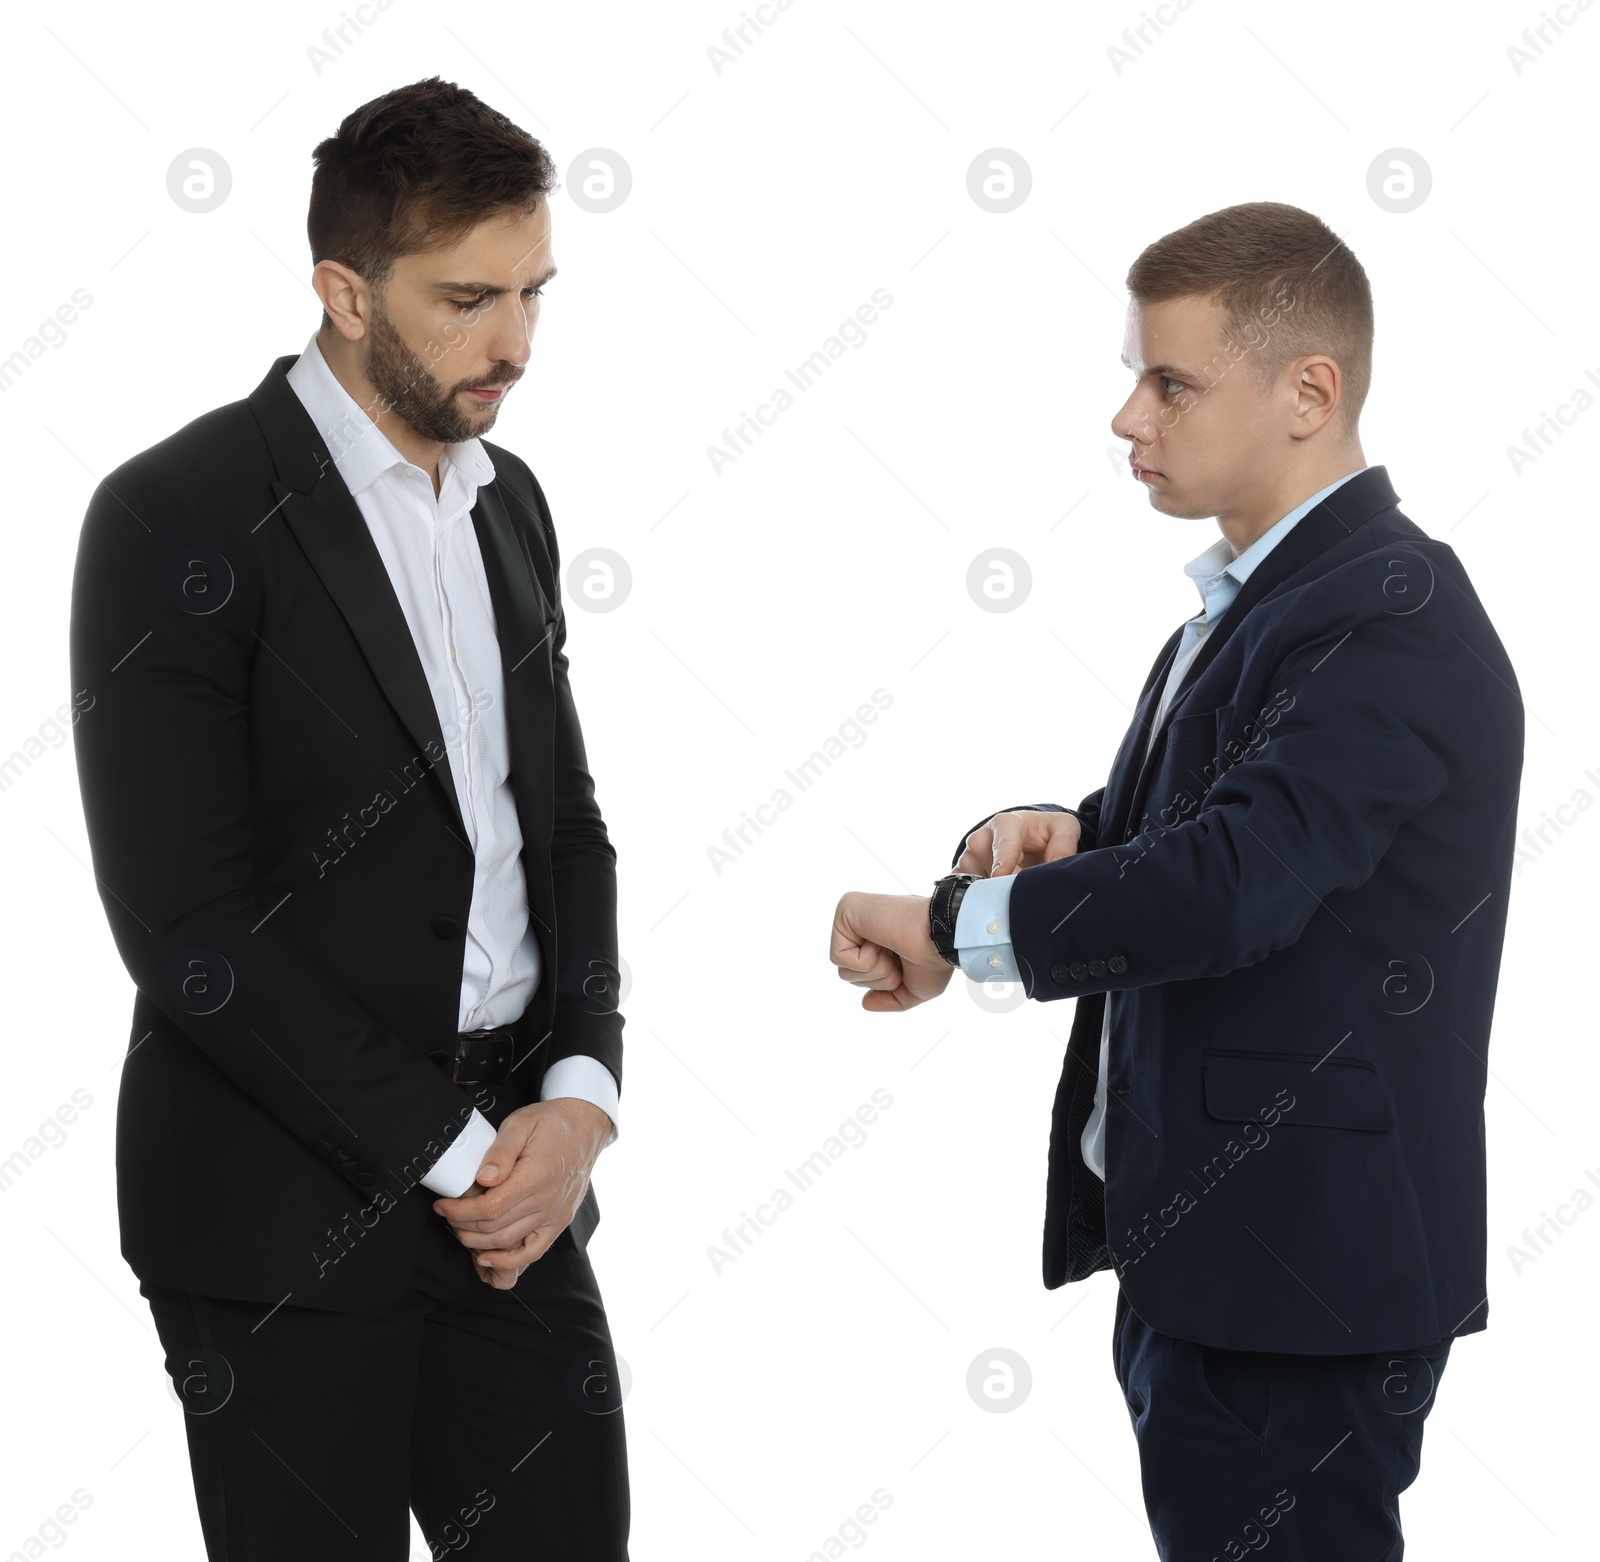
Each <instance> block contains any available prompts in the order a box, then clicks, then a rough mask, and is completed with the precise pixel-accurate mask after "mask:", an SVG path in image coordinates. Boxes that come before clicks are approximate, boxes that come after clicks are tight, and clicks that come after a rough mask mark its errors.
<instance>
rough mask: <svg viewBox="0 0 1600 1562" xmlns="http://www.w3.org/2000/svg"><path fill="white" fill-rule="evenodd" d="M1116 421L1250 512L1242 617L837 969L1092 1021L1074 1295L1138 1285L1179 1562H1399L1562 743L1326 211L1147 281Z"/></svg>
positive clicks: (1151, 1469)
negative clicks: (1385, 418)
mask: <svg viewBox="0 0 1600 1562" xmlns="http://www.w3.org/2000/svg"><path fill="white" fill-rule="evenodd" d="M1128 289H1129V293H1130V295H1131V303H1130V306H1129V312H1128V329H1127V335H1126V339H1125V344H1124V354H1123V362H1124V363H1125V364H1126V365H1127V366H1128V367H1129V369H1130V370H1131V371H1132V373H1133V375H1134V378H1135V384H1134V388H1133V391H1132V393H1131V394H1130V395H1129V397H1128V399H1127V401H1126V403H1124V405H1123V406H1122V408H1121V409H1120V410H1119V411H1118V413H1117V414H1116V417H1115V418H1114V419H1113V420H1112V429H1113V431H1114V432H1115V433H1116V434H1117V436H1118V437H1119V438H1122V439H1126V440H1128V441H1129V445H1130V464H1131V468H1132V475H1133V477H1134V479H1135V480H1136V481H1138V482H1141V483H1143V484H1144V485H1145V487H1146V489H1147V491H1148V494H1149V500H1150V504H1151V506H1152V507H1153V508H1154V509H1157V510H1159V511H1160V512H1161V513H1162V514H1164V515H1173V516H1182V517H1186V518H1194V519H1202V518H1206V517H1212V516H1214V517H1215V518H1216V522H1217V526H1218V529H1219V530H1220V532H1221V536H1220V538H1218V540H1217V541H1216V542H1214V543H1213V544H1212V545H1211V546H1210V547H1209V548H1207V549H1206V550H1205V551H1204V552H1203V553H1201V554H1200V555H1199V556H1198V557H1197V558H1195V559H1193V560H1192V561H1191V562H1190V563H1189V564H1187V565H1185V566H1184V570H1185V573H1186V574H1187V575H1189V577H1190V578H1191V579H1192V580H1193V581H1194V583H1195V586H1196V588H1197V590H1198V592H1199V595H1200V599H1201V604H1202V610H1201V612H1200V613H1198V614H1197V615H1196V616H1195V617H1194V618H1192V619H1190V620H1189V621H1188V622H1187V623H1185V624H1183V625H1181V626H1180V627H1179V628H1178V629H1177V630H1175V631H1174V632H1173V634H1172V635H1171V636H1170V637H1169V639H1168V640H1167V642H1166V644H1165V645H1164V646H1163V647H1162V649H1161V652H1160V654H1159V655H1158V656H1157V657H1156V660H1155V665H1154V666H1153V667H1152V668H1151V671H1150V675H1149V677H1148V678H1146V680H1145V684H1144V689H1143V691H1142V693H1141V694H1140V697H1139V703H1138V707H1137V711H1136V713H1135V718H1134V721H1133V724H1132V726H1131V727H1130V728H1129V730H1128V733H1127V736H1126V737H1125V738H1124V739H1123V742H1122V745H1121V747H1120V748H1119V749H1118V751H1117V755H1116V758H1115V760H1114V762H1113V764H1112V767H1111V774H1110V778H1109V780H1108V781H1107V783H1106V785H1105V786H1103V787H1100V788H1099V789H1097V790H1096V791H1094V792H1092V793H1090V795H1089V796H1088V797H1086V798H1085V799H1084V800H1083V801H1082V802H1081V803H1079V804H1078V806H1077V807H1076V808H1063V807H1061V806H1060V805H1058V804H1051V803H1040V804H1034V805H1032V806H1028V807H1018V808H1012V809H1006V810H1003V811H1002V812H1000V813H998V814H993V815H991V816H989V817H988V818H987V819H985V820H983V821H981V822H980V823H979V824H978V825H976V826H974V827H973V828H972V829H971V830H969V831H968V832H967V833H966V835H965V836H964V837H963V839H962V841H961V843H960V845H959V846H958V847H957V848H956V852H955V856H954V859H953V861H952V867H953V868H954V869H956V870H957V871H956V872H953V873H952V874H950V875H947V876H946V877H945V878H942V879H940V880H938V881H937V883H936V885H935V888H934V892H933V894H932V896H931V897H923V896H917V895H876V894H863V893H854V892H853V893H850V894H847V895H845V896H844V897H843V898H842V899H841V900H840V902H839V906H838V911H837V913H836V917H835V923H834V931H833V944H832V958H833V962H834V964H835V965H836V966H837V967H838V970H839V975H840V976H841V977H842V978H844V979H845V980H847V981H849V982H851V983H854V984H855V985H857V986H860V987H864V988H866V989H868V991H867V992H866V993H865V994H864V996H863V999H862V1003H863V1006H864V1007H865V1008H867V1009H871V1010H875V1011H885V1012H889V1011H898V1010H904V1009H907V1008H910V1007H912V1006H913V1005H915V1004H917V1003H921V1002H923V1001H925V1000H926V999H929V998H932V997H935V996H937V995H938V994H939V993H940V992H942V991H943V990H944V988H945V986H946V985H947V983H948V982H949V980H950V978H951V976H952V975H953V974H954V971H955V969H956V968H957V966H959V967H960V968H961V969H962V970H964V971H965V973H966V974H967V975H968V976H969V977H972V978H973V979H975V980H983V979H985V978H986V977H991V976H992V977H997V978H1003V979H1008V980H1017V981H1020V982H1021V983H1022V986H1023V989H1024V991H1025V992H1026V993H1027V995H1028V996H1029V997H1030V998H1033V999H1035V1000H1037V1001H1039V1002H1042V1003H1050V1002H1054V1001H1056V1000H1058V999H1063V998H1076V999H1079V1000H1080V1001H1079V1002H1078V1004H1077V1005H1076V1014H1075V1016H1074V1022H1073V1027H1072V1033H1071V1038H1070V1040H1069V1042H1068V1046H1067V1053H1066V1059H1065V1066H1064V1068H1063V1071H1062V1075H1061V1083H1060V1087H1059V1089H1058V1091H1057V1095H1056V1100H1055V1108H1054V1114H1053V1118H1052V1125H1051V1134H1050V1159H1049V1173H1048V1183H1047V1192H1046V1208H1045V1235H1044V1282H1045V1285H1046V1286H1047V1287H1051V1288H1054V1287H1056V1286H1060V1285H1062V1284H1063V1283H1065V1282H1068V1281H1075V1280H1082V1279H1084V1278H1086V1277H1087V1276H1088V1275H1090V1274H1093V1273H1095V1272H1096V1271H1098V1270H1101V1269H1111V1270H1112V1271H1113V1272H1114V1273H1115V1274H1116V1277H1117V1280H1118V1284H1119V1294H1118V1298H1117V1309H1116V1324H1115V1329H1114V1336H1113V1347H1112V1351H1113V1361H1114V1364H1115V1367H1116V1371H1117V1376H1118V1381H1119V1383H1120V1384H1121V1387H1122V1390H1123V1394H1124V1397H1125V1398H1126V1400H1127V1404H1128V1410H1129V1414H1130V1417H1131V1419H1132V1422H1133V1427H1134V1432H1135V1435H1136V1437H1137V1439H1138V1444H1139V1456H1140V1467H1141V1472H1142V1480H1143V1486H1144V1496H1145V1505H1146V1510H1147V1512H1148V1514H1149V1518H1150V1524H1151V1530H1152V1533H1153V1535H1154V1537H1155V1541H1156V1546H1157V1550H1158V1552H1159V1554H1160V1555H1161V1557H1162V1558H1163V1559H1165V1562H1176V1559H1179V1558H1183V1559H1188V1558H1191V1557H1193V1558H1197V1559H1201V1562H1204V1559H1208V1558H1212V1557H1239V1556H1243V1555H1245V1554H1246V1553H1247V1552H1248V1551H1250V1550H1258V1549H1260V1548H1262V1547H1264V1546H1266V1545H1268V1544H1269V1543H1270V1544H1271V1547H1272V1555H1273V1557H1274V1558H1277V1559H1279V1562H1290V1559H1297V1562H1298V1559H1311V1558H1319V1559H1320V1558H1341V1559H1342V1558H1351V1559H1354V1558H1360V1559H1362V1562H1379V1559H1383V1562H1396V1559H1398V1558H1399V1557H1400V1556H1401V1554H1402V1546H1403V1541H1402V1538H1401V1531H1400V1520H1399V1502H1398V1499H1399V1493H1400V1492H1401V1491H1402V1490H1404V1489H1405V1487H1406V1486H1408V1485H1409V1484H1410V1483H1411V1481H1412V1480H1413V1479H1414V1478H1415V1476H1416V1473H1417V1469H1418V1463H1419V1459H1420V1455H1421V1443H1422V1424H1423V1420H1424V1418H1425V1417H1426V1415H1427V1413H1428V1411H1429V1409H1430V1408H1431V1407H1432V1404H1433V1401H1434V1390H1435V1388H1436V1386H1437V1384H1438V1381H1439V1378H1440V1375H1441V1373H1442V1372H1443V1369H1444V1365H1445V1361H1446V1358H1447V1356H1448V1353H1449V1350H1450V1345H1451V1342H1452V1341H1453V1340H1454V1338H1455V1337H1456V1336H1457V1335H1459V1334H1470V1333H1473V1332H1475V1331H1476V1330H1479V1329H1482V1328H1484V1327H1485V1325H1486V1322H1487V1318H1488V1301H1487V1294H1486V1286H1485V1246H1486V1200H1485V1157H1484V1117H1483V1098H1484V1083H1485V1077H1486V1074H1487V1062H1486V1057H1487V1051H1488V1041H1489V1029H1490V1020H1491V1016H1492V1013H1493V1007H1494V996H1495V986H1496V981H1497V977H1498V973H1499V963H1500V951H1501V943H1502V939H1503V935H1504V930H1505V920H1506V901H1507V893H1508V890H1509V887H1510V882H1511V867H1512V855H1513V850H1514V830H1515V820H1516V809H1517V793H1518V786H1519V782H1520V778H1521V771H1522V744H1523V713H1522V705H1521V700H1520V697H1519V694H1518V689H1517V682H1516V677H1515V674H1514V673H1513V672H1512V669H1511V664H1510V662H1509V660H1508V659H1507V657H1506V653H1505V650H1504V648H1503V647H1502V645H1501V643H1500V640H1499V638H1498V637H1497V635H1496V634H1495V631H1494V628H1493V626H1492V625H1491V624H1490V622H1489V619H1488V617H1487V615H1486V614H1485V612H1484V610H1483V606H1482V604H1481V603H1480V602H1479V600H1478V597H1477V595H1476V593H1475V592H1474V590H1473V588H1472V584H1471V582H1470V581H1469V580H1468V578H1467V575H1466V572H1465V570H1464V569H1463V568H1462V566H1461V563H1460V561H1459V560H1458V559H1457V557H1456V555H1455V553H1454V552H1453V551H1452V550H1451V549H1450V548H1449V547H1448V546H1447V545H1446V544H1444V543H1442V542H1437V541H1435V540H1434V539H1432V538H1431V537H1429V536H1428V535H1427V534H1426V533H1425V532H1424V531H1422V530H1421V529H1420V528H1419V527H1418V526H1416V525H1415V524H1414V523H1413V522H1412V521H1410V520H1409V519H1408V518H1407V517H1406V516H1404V515H1402V514H1401V512H1400V510H1399V508H1398V504H1399V500H1398V496H1397V495H1396V493H1395V490H1394V488H1393V487H1392V485H1391V484H1390V481H1389V475H1388V472H1387V471H1386V470H1385V468H1383V467H1381V466H1369V465H1368V464H1367V461H1366V457H1365V455H1364V454H1363V453H1362V449H1361V442H1360V437H1359V434H1358V431H1357V418H1358V415H1359V412H1360V409H1361V404H1362V402H1363V400H1364V398H1365V396H1366V392H1367V387H1368V383H1369V380H1370V375H1371V354H1372V329H1373V324H1372V320H1373V317H1372V299H1371V292H1370V289H1369V287H1368V284H1367V278H1366V275H1365V273H1364V271H1363V270H1362V268H1361V265H1360V263H1359V262H1358V261H1357V260H1356V258H1355V256H1354V255H1353V254H1351V252H1350V250H1349V249H1348V248H1347V247H1346V246H1345V245H1344V244H1343V243H1342V242H1341V241H1340V240H1339V239H1338V238H1337V236H1336V235H1334V234H1333V233H1332V231H1331V230H1330V229H1328V228H1327V227H1326V226H1325V225H1324V224H1323V223H1322V222H1320V221H1319V220H1318V219H1317V218H1315V217H1313V216H1312V215H1310V214H1309V213H1307V212H1304V211H1301V210H1299V209H1298V208H1296V207H1292V206H1285V205H1281V204H1278V203H1275V202H1254V203H1250V204H1248V205H1243V206H1234V207H1229V208H1227V209H1225V210H1222V211H1218V212H1213V213H1210V214H1209V215H1207V216H1205V217H1202V218H1200V219H1198V220H1197V221H1195V222H1192V223H1190V224H1188V225H1187V226H1186V227H1184V228H1181V229H1179V230H1177V231H1176V232H1174V233H1171V234H1168V235H1167V236H1166V237H1165V238H1162V239H1160V240H1158V241H1157V242H1156V243H1154V244H1152V245H1151V246H1150V247H1149V248H1148V249H1146V250H1145V251H1144V252H1143V254H1141V255H1140V257H1139V259H1138V260H1137V261H1136V262H1135V264H1134V266H1133V268H1132V269H1131V271H1130V272H1129V275H1128Z"/></svg>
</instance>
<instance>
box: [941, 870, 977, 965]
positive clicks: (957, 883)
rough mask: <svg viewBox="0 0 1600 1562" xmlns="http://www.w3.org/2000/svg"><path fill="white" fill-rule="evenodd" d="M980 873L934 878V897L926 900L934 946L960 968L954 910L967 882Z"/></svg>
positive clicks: (972, 881) (965, 890) (965, 891)
mask: <svg viewBox="0 0 1600 1562" xmlns="http://www.w3.org/2000/svg"><path fill="white" fill-rule="evenodd" d="M982 877H983V875H982V874H981V873H947V874H945V876H944V877H943V878H942V879H935V880H934V881H933V898H932V899H931V900H929V902H928V932H929V933H930V934H931V935H932V938H933V947H934V948H935V949H937V950H938V951H939V953H940V954H941V955H943V956H944V958H945V960H946V961H948V962H949V964H951V965H953V966H955V967H957V968H958V969H959V968H960V965H961V956H960V955H958V954H957V953H956V913H957V912H959V911H960V910H961V900H962V897H963V896H964V895H965V894H966V893H967V886H968V885H969V884H976V883H977V882H978V880H979V879H981V878H982Z"/></svg>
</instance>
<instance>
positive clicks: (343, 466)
mask: <svg viewBox="0 0 1600 1562" xmlns="http://www.w3.org/2000/svg"><path fill="white" fill-rule="evenodd" d="M287 378H288V381H289V384H290V385H291V386H292V387H293V389H294V393H295V394H296V395H297V396H298V397H299V398H300V402H301V405H302V406H304V407H305V409H306V411H307V412H308V413H309V414H310V416H311V421H312V422H313V423H315V424H316V425H317V432H318V433H319V434H321V435H322V437H323V439H325V440H326V441H327V443H328V453H329V455H331V456H332V457H333V464H334V465H335V466H336V467H337V468H338V469H339V476H340V477H342V478H343V479H344V485H345V487H346V488H348V489H349V490H350V492H351V493H352V494H358V493H360V492H361V490H362V489H363V488H366V487H367V486H369V485H370V484H372V483H374V482H376V481H377V480H378V478H379V477H381V476H382V475H383V473H385V472H387V471H388V470H389V468H390V467H392V466H395V465H396V464H399V465H401V466H409V465H411V463H410V462H408V461H407V460H406V458H405V457H404V456H403V455H401V454H400V452H399V451H398V450H396V449H395V447H394V445H393V444H392V443H391V441H390V440H389V438H388V436H387V435H386V434H385V433H384V432H383V430H382V429H380V428H379V427H378V425H377V424H376V423H374V422H373V421H372V419H371V418H370V417H368V416H367V414H366V412H365V410H364V409H363V408H362V406H361V404H360V403H359V402H358V401H357V400H356V399H355V397H353V396H352V395H351V394H350V392H349V391H347V390H346V389H345V388H344V386H342V385H341V384H340V383H339V381H338V379H337V378H336V377H335V375H334V372H333V370H332V369H331V368H329V366H328V360H327V359H326V358H324V357H323V356H322V348H321V347H320V346H319V345H318V343H317V333H316V332H315V331H313V332H312V333H311V340H310V341H309V342H307V343H306V348H305V351H304V352H303V353H301V354H300V356H299V357H298V358H297V359H295V361H294V362H293V363H292V364H291V365H290V366H289V371H288V375H287ZM452 468H453V469H455V470H456V471H457V472H458V473H459V474H460V477H461V479H462V480H463V482H464V484H465V486H466V487H467V488H469V489H471V490H474V491H475V490H476V489H477V488H478V487H480V486H481V485H482V484H484V483H490V482H493V481H494V462H493V461H491V460H490V459H489V452H488V451H487V450H485V449H484V448H483V442H482V441H481V440H479V439H477V438H472V439H464V440H462V441H461V442H460V443H459V444H453V445H446V446H445V447H444V449H443V450H442V451H441V452H440V454H439V491H440V493H441V494H442V493H443V492H444V485H445V482H446V480H447V477H448V474H449V471H450V470H451V469H452ZM417 470H418V471H420V470H421V468H420V467H419V468H417Z"/></svg>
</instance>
